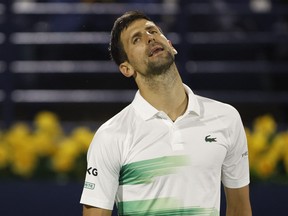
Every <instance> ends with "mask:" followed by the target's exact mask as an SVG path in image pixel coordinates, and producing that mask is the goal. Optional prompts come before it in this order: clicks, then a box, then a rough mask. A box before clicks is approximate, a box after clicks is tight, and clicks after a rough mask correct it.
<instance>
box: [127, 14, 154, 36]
mask: <svg viewBox="0 0 288 216" xmlns="http://www.w3.org/2000/svg"><path fill="white" fill-rule="evenodd" d="M152 27H155V28H157V26H156V25H155V23H154V22H151V21H149V20H146V19H139V20H135V21H134V22H132V23H131V24H130V25H129V26H128V27H127V28H126V29H124V30H123V31H122V32H121V39H122V40H123V39H124V40H125V39H129V38H131V37H132V36H133V35H134V34H136V33H138V32H141V31H143V30H146V29H149V28H152Z"/></svg>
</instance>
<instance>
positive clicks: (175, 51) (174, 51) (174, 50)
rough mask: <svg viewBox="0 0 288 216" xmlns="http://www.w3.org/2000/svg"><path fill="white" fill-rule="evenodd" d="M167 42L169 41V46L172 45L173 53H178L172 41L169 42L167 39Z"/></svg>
mask: <svg viewBox="0 0 288 216" xmlns="http://www.w3.org/2000/svg"><path fill="white" fill-rule="evenodd" d="M168 43H169V44H170V46H171V47H172V50H173V53H174V55H176V54H177V53H178V52H177V50H176V49H175V48H174V47H173V45H172V43H171V41H170V40H168Z"/></svg>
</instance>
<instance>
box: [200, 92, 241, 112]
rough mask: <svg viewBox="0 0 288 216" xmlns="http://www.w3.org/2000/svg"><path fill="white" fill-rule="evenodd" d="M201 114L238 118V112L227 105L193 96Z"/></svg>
mask: <svg viewBox="0 0 288 216" xmlns="http://www.w3.org/2000/svg"><path fill="white" fill-rule="evenodd" d="M195 96H196V99H197V101H198V103H199V106H200V110H201V111H202V113H203V114H208V115H210V114H213V115H219V116H228V117H238V116H239V112H238V110H237V109H236V108H235V107H233V106H232V105H230V104H228V103H224V102H221V101H218V100H214V99H211V98H207V97H203V96H199V95H195Z"/></svg>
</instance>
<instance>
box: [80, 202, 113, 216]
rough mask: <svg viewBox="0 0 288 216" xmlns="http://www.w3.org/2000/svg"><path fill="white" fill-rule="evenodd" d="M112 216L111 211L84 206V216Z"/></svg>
mask: <svg viewBox="0 0 288 216" xmlns="http://www.w3.org/2000/svg"><path fill="white" fill-rule="evenodd" d="M111 215H112V211H111V210H107V209H101V208H96V207H93V206H88V205H83V216H111Z"/></svg>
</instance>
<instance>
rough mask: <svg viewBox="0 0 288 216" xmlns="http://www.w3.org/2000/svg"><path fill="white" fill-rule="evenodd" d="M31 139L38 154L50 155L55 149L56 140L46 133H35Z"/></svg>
mask: <svg viewBox="0 0 288 216" xmlns="http://www.w3.org/2000/svg"><path fill="white" fill-rule="evenodd" d="M32 139H33V143H34V144H35V148H36V149H35V150H36V151H37V153H38V154H39V156H51V155H52V154H54V152H55V151H56V148H57V141H56V140H55V139H53V137H51V136H49V135H48V134H46V133H35V134H34V136H33V138H32Z"/></svg>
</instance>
